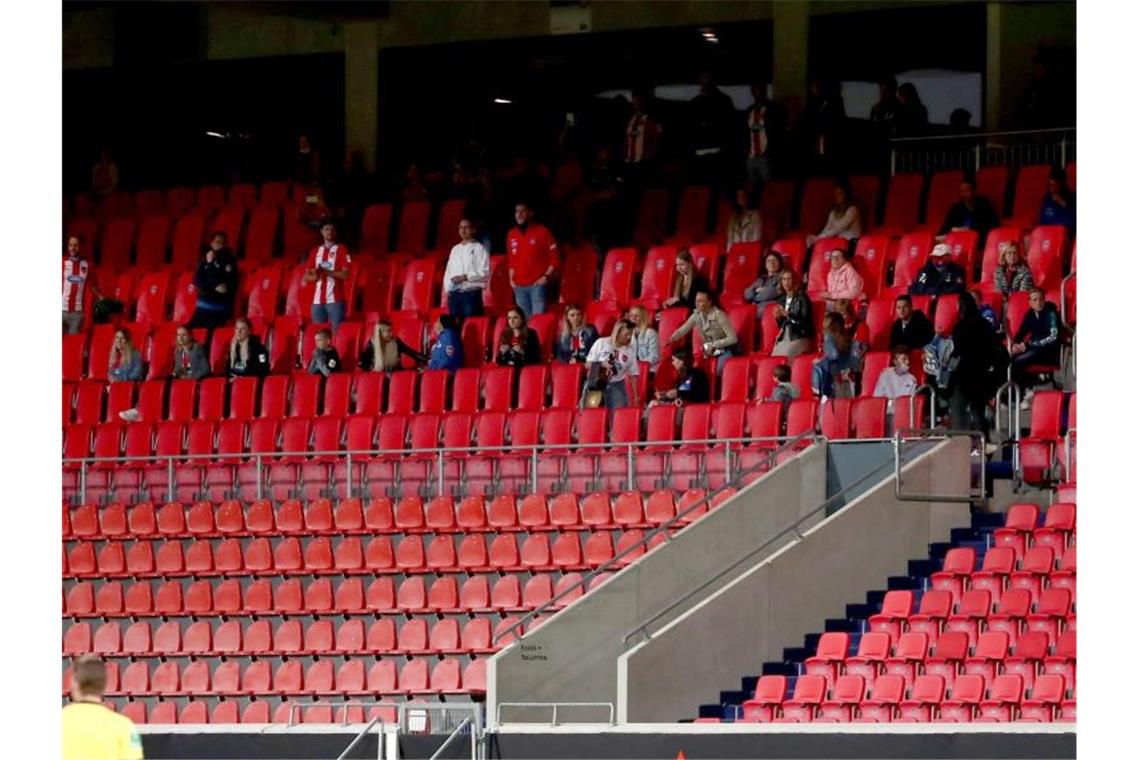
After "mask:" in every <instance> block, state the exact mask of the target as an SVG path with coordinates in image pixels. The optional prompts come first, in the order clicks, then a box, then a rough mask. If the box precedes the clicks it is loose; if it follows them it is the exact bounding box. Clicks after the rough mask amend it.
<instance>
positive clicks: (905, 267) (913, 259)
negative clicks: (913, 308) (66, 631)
mask: <svg viewBox="0 0 1140 760" xmlns="http://www.w3.org/2000/svg"><path fill="white" fill-rule="evenodd" d="M933 247H934V238H933V237H932V236H931V234H930V233H929V232H916V233H913V234H910V235H903V236H902V238H900V239H899V247H898V252H897V254H896V255H895V274H894V279H893V281H892V284H893V286H894V287H896V288H906V287H909V286H910V284H911V283H912V282H914V279H915V278H916V277H918V272H919V270H921V269H922V267H923V265H925V264H926V259H927V257H928V256H929V255H930V251H931V249H932V248H933Z"/></svg>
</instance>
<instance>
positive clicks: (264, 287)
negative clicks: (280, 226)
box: [245, 224, 282, 323]
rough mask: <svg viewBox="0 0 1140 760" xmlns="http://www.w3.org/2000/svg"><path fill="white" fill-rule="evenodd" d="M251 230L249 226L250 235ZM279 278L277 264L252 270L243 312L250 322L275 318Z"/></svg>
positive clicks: (279, 272)
mask: <svg viewBox="0 0 1140 760" xmlns="http://www.w3.org/2000/svg"><path fill="white" fill-rule="evenodd" d="M253 229H254V228H253V225H252V224H251V225H250V232H251V235H252V232H253ZM270 242H272V241H270ZM247 245H248V243H247ZM281 277H282V271H281V267H280V266H279V265H277V264H269V265H265V266H261V267H258V268H257V269H256V270H254V272H253V273H252V276H250V277H249V281H248V282H246V283H245V288H246V289H248V291H249V296H248V299H247V301H246V310H245V314H246V316H247V317H249V318H250V319H251V320H260V321H262V322H267V323H268V322H272V321H273V320H275V319H276V318H277V316H278V313H277V302H278V300H279V299H280V297H281Z"/></svg>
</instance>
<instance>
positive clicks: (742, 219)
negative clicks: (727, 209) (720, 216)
mask: <svg viewBox="0 0 1140 760" xmlns="http://www.w3.org/2000/svg"><path fill="white" fill-rule="evenodd" d="M726 235H727V239H726V240H725V244H726V248H725V250H731V249H732V246H733V244H734V243H754V242H756V241H757V240H759V239H760V237H761V230H760V212H759V211H757V210H756V200H755V198H753V197H752V194H751V193H749V192H748V189H747V188H743V187H741V188H738V189H737V191H736V197H735V198H734V199H733V202H732V216H730V217H729V218H728V230H727V233H726Z"/></svg>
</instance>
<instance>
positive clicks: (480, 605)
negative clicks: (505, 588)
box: [459, 536, 491, 612]
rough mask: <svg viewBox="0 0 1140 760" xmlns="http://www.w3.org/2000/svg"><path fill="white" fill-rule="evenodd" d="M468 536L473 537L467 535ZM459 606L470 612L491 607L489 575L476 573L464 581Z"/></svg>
mask: <svg viewBox="0 0 1140 760" xmlns="http://www.w3.org/2000/svg"><path fill="white" fill-rule="evenodd" d="M466 538H472V537H471V536H467V537H466ZM480 541H481V539H480ZM484 564H485V563H484ZM459 607H460V608H461V609H464V610H466V611H468V612H481V611H486V610H489V609H491V597H490V590H489V588H488V584H487V576H485V575H476V576H473V577H471V578H468V579H467V580H466V581H464V582H463V586H462V587H461V588H460V589H459Z"/></svg>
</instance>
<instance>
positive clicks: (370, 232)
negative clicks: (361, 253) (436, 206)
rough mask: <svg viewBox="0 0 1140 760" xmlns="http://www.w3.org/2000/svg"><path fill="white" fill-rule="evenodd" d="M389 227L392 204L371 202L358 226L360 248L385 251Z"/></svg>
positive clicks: (379, 251) (390, 226) (386, 250)
mask: <svg viewBox="0 0 1140 760" xmlns="http://www.w3.org/2000/svg"><path fill="white" fill-rule="evenodd" d="M425 221H426V219H425ZM391 229H392V204H390V203H373V204H371V205H369V206H368V207H367V208H365V209H364V217H363V219H362V221H361V226H360V246H361V248H362V249H363V250H366V251H369V252H376V253H387V252H388V250H389V248H388V242H389V233H390V231H391Z"/></svg>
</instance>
